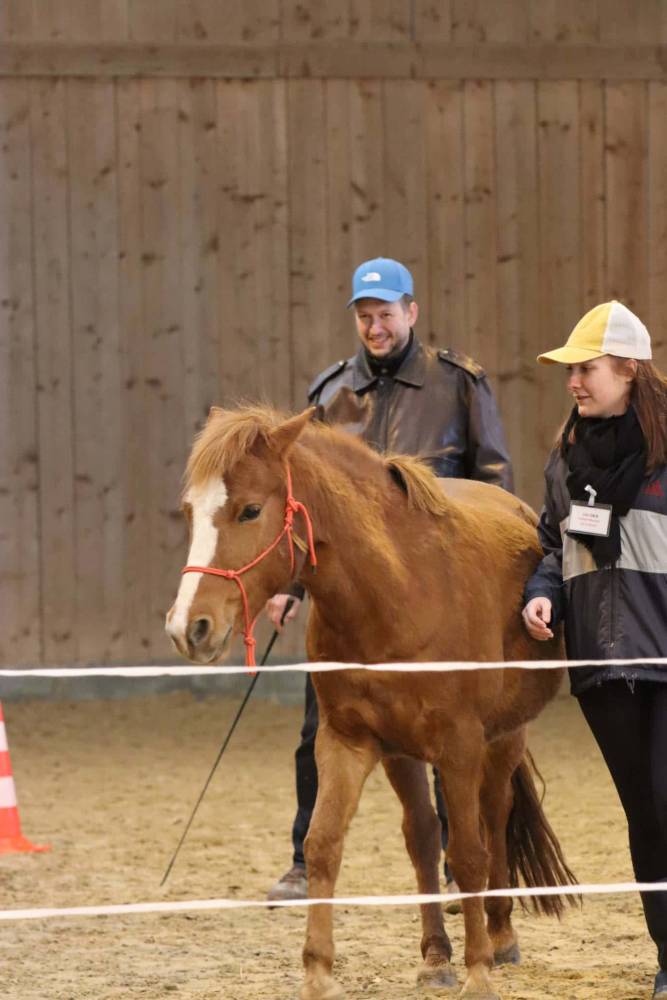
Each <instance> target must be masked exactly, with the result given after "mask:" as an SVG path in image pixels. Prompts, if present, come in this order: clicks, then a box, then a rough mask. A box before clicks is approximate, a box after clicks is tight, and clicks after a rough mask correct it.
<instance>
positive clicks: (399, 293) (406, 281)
mask: <svg viewBox="0 0 667 1000" xmlns="http://www.w3.org/2000/svg"><path fill="white" fill-rule="evenodd" d="M412 294H413V283H412V275H411V274H410V272H409V271H408V269H407V267H405V266H404V265H403V264H399V262H398V261H397V260H392V259H391V258H390V257H375V258H374V260H366V261H364V263H363V264H360V265H359V267H358V268H357V270H356V271H355V272H354V274H353V275H352V298H351V299H350V301H349V302H348V307H349V306H351V305H352V303H353V302H356V301H357V299H382V301H383V302H398V300H399V299H400V298H402V297H403V296H404V295H412Z"/></svg>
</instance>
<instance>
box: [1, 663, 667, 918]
mask: <svg viewBox="0 0 667 1000" xmlns="http://www.w3.org/2000/svg"><path fill="white" fill-rule="evenodd" d="M647 664H651V665H655V666H667V657H650V658H643V659H617V660H512V661H495V662H491V661H489V662H486V661H485V662H463V661H461V662H458V661H457V662H454V661H449V662H441V663H436V662H433V663H431V662H429V663H414V662H412V663H373V664H361V663H330V662H320V663H293V664H277V665H275V666H264V667H261V666H257V667H254V668H253V671H256V672H257V673H284V672H287V671H300V672H302V673H324V672H330V671H335V670H371V671H383V672H385V671H386V672H390V673H423V672H428V673H433V672H437V671H440V672H443V673H451V672H453V671H470V670H497V669H507V668H516V669H520V670H556V669H560V668H562V667H591V666H604V667H609V666H618V667H630V668H632V667H634V666H637V665H647ZM249 672H250V671H249V669H248V667H245V666H242V665H229V666H203V667H192V666H153V667H146V666H118V667H35V668H31V667H26V668H23V669H0V680H1V679H2V678H23V677H53V678H71V679H74V678H77V677H136V678H142V677H196V676H212V675H216V674H222V675H232V674H247V673H249ZM0 690H1V685H0ZM665 891H667V882H609V883H599V884H582V885H568V886H542V887H537V888H530V889H529V888H519V889H492V890H486V891H485V892H478V893H467V892H457V893H447V894H446V895H441V894H430V895H429V894H418V893H415V894H412V895H409V894H404V895H392V896H338V897H335V898H331V899H298V900H274V901H271V902H269V901H267V900H252V899H194V900H174V901H164V902H149V903H122V904H110V905H105V906H69V907H40V908H34V909H23V910H19V909H14V910H0V921H2V920H46V919H58V918H67V917H101V916H132V915H137V914H146V913H163V914H172V913H185V912H192V911H207V910H208V911H210V910H239V909H251V908H255V909H256V908H260V909H278V908H281V907H286V906H305V907H308V906H317V905H321V904H330V905H333V906H416V905H420V904H424V903H445V902H447V903H451V902H454V901H455V900H463V899H469V898H472V897H481V898H486V897H492V896H503V897H512V898H514V899H520V898H528V897H531V896H594V895H608V894H612V893H628V892H665Z"/></svg>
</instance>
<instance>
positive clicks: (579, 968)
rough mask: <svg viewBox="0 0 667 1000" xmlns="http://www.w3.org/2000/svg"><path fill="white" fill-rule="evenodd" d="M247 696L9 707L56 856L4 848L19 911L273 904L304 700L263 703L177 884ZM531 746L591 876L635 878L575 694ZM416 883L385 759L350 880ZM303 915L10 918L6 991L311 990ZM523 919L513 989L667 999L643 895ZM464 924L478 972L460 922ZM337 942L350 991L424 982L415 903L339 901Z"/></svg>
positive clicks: (24, 774)
mask: <svg viewBox="0 0 667 1000" xmlns="http://www.w3.org/2000/svg"><path fill="white" fill-rule="evenodd" d="M237 704H238V702H237V701H236V700H232V699H228V698H208V699H205V700H199V701H197V700H195V699H193V698H192V697H191V696H190V695H189V694H184V693H178V694H170V695H162V696H159V697H150V698H135V699H131V700H127V701H93V702H72V703H63V702H44V701H41V702H38V701H33V702H14V703H6V704H5V719H6V724H7V729H8V734H9V747H10V753H11V757H12V764H13V770H14V777H15V780H16V785H17V791H18V796H19V804H20V810H21V821H22V825H23V831H24V833H25V834H26V835H27V836H28V837H30V838H31V839H32V840H33V841H35V842H49V843H50V844H51V845H52V850H51V852H50V853H48V854H34V855H8V856H4V857H0V878H1V879H2V885H3V900H4V902H3V906H4V907H6V908H27V907H44V906H75V905H94V904H106V903H129V902H145V901H153V900H161V899H207V898H216V897H237V898H251V899H252V898H254V899H260V898H263V896H264V894H265V892H266V890H267V889H268V887H269V886H270V885H271V883H272V882H273V880H274V879H275V877H276V876H278V875H280V874H282V872H283V871H284V870H285V868H286V867H288V865H289V862H290V845H289V830H290V824H291V820H292V815H293V810H294V794H293V781H294V778H293V766H292V752H293V748H294V745H295V741H296V738H297V733H298V730H299V726H300V711H299V710H298V708H293V707H282V706H277V705H275V704H272V703H270V702H266V701H260V700H257V701H254V702H252V701H251V703H250V705H249V707H248V709H247V714H246V715H245V717H244V718H243V720H242V722H241V724H240V727H239V730H238V731H237V734H236V735H235V737H234V740H233V743H232V746H231V747H230V750H229V752H228V754H227V755H226V757H225V758H223V762H222V764H221V766H220V768H219V770H218V773H217V774H216V777H215V779H214V782H213V784H212V786H211V788H210V789H209V792H208V795H207V797H206V799H205V800H204V804H203V806H202V808H201V810H200V812H199V814H198V817H197V819H196V820H195V825H194V827H193V829H192V830H191V832H190V835H189V837H188V840H187V841H186V843H185V846H184V848H183V850H182V852H181V855H180V857H179V859H178V861H177V864H176V867H175V869H174V871H173V872H172V875H171V878H170V880H169V882H168V883H167V886H166V888H165V889H164V890H161V889H160V888H159V883H160V880H161V878H162V874H163V872H164V869H165V866H166V863H167V861H168V859H169V857H170V856H171V853H172V851H173V849H174V847H175V845H176V843H177V841H178V838H179V836H180V833H181V831H182V829H183V824H184V822H185V820H186V819H187V816H188V815H189V812H190V809H191V807H192V805H193V803H194V801H195V799H196V796H197V795H198V793H199V791H200V789H201V787H202V784H203V782H204V780H205V778H206V775H207V774H208V771H209V769H210V766H211V764H212V762H213V760H214V759H215V756H216V753H217V751H218V749H219V746H220V743H221V739H222V736H223V735H224V733H225V732H226V731H227V728H228V725H229V723H230V721H231V718H232V717H233V714H234V712H235V711H236V707H237ZM530 743H531V747H532V749H533V752H534V754H535V757H536V760H537V763H538V765H539V767H540V768H541V770H542V772H543V774H544V777H545V779H546V780H547V787H548V791H547V799H546V811H547V814H548V816H549V818H550V820H551V822H552V824H553V825H554V827H555V829H556V831H557V832H558V834H559V836H560V838H561V842H562V844H563V846H564V849H565V853H566V856H567V858H568V861H569V863H570V865H571V867H572V868H573V869H574V871H575V872H576V874H577V876H578V878H579V880H580V881H582V882H602V881H609V882H614V881H621V880H627V879H630V878H631V877H632V875H631V868H630V862H629V857H628V851H627V846H626V835H625V828H624V822H623V819H622V815H621V811H620V807H619V805H618V803H617V800H616V797H615V793H614V791H613V788H612V786H611V783H610V780H609V778H608V776H607V772H606V770H605V768H604V766H603V764H602V762H601V759H600V757H599V754H598V752H597V749H596V748H595V746H594V744H593V742H592V740H591V738H590V736H589V734H588V731H587V730H586V728H585V725H584V723H583V721H582V719H581V718H580V716H579V713H578V708H577V705H576V703H575V702H574V701H572V700H571V699H570V698H568V697H565V696H561V697H560V698H558V699H557V700H556V702H554V703H553V704H552V705H551V706H550V707H549V708H548V709H547V711H546V712H545V713H544V715H543V716H542V718H541V719H540V720H539V721H538V722H537V723H536V724H535V725H534V726H533V728H532V735H531V740H530ZM413 891H414V880H413V875H412V869H411V866H410V864H409V861H408V859H407V856H406V855H405V851H404V848H403V842H402V837H401V834H400V811H399V807H398V803H397V801H396V800H395V799H394V797H393V794H392V793H391V791H390V789H389V787H388V784H387V782H386V780H385V778H384V773H383V772H382V770H381V769H380V770H377V771H376V772H375V773H374V774H373V775H371V778H370V780H369V782H368V785H367V787H366V790H365V794H364V796H363V797H362V802H361V807H360V810H359V814H358V816H357V818H356V819H355V821H354V823H353V826H352V829H351V832H350V835H349V837H348V842H347V846H346V854H345V859H344V863H343V871H342V875H341V879H340V881H339V886H338V892H339V894H341V895H352V894H373V893H377V894H387V893H401V892H413ZM304 924H305V911H304V910H301V909H290V910H278V911H273V912H269V911H266V910H238V911H229V912H224V911H218V912H212V913H206V914H199V913H193V914H188V915H182V914H178V915H173V916H171V915H160V916H156V915H142V916H131V917H124V918H117V917H95V918H87V919H83V918H76V919H74V918H67V919H55V920H38V921H16V922H6V923H2V925H1V928H2V930H1V932H0V941H1V949H2V951H1V955H2V986H1V987H0V995H1V996H2V997H3V998H4V1000H47V998H48V1000H50V998H57V1000H111V998H113V1000H119V998H123V1000H126V998H134V997H137V998H139V997H141V998H151V1000H153V998H163V997H172V996H173V997H180V998H181V1000H194V998H198V1000H204V998H207V1000H208V998H211V1000H213V998H216V1000H217V998H223V997H224V998H225V1000H294V998H295V997H296V996H297V994H298V987H299V984H300V981H301V958H300V950H301V945H302V941H303V934H304ZM516 925H517V928H518V931H519V935H520V939H521V945H522V953H523V963H522V965H521V966H519V967H513V968H506V969H503V970H500V971H499V972H497V973H496V983H497V986H498V988H499V991H500V993H501V994H502V997H503V1000H538V998H539V1000H544V998H552V997H558V998H563V1000H593V998H599V1000H634V998H648V997H650V995H651V986H652V976H653V972H654V949H653V946H652V944H651V942H650V941H649V939H648V937H647V934H646V932H645V929H644V924H643V919H642V916H641V908H640V903H639V898H638V897H637V896H627V895H625V896H620V895H617V896H603V897H593V898H589V899H587V900H586V901H585V903H584V906H583V909H582V910H581V911H575V910H572V911H570V912H569V913H568V915H567V916H566V918H565V919H564V920H563V922H562V923H558V922H557V921H555V920H549V919H547V918H544V917H542V918H535V917H530V916H525V915H523V914H522V913H521V912H519V913H518V914H517V916H516ZM448 928H449V932H450V935H451V937H452V941H453V944H454V949H455V953H454V958H455V962H456V965H457V968H458V969H459V970H460V969H461V954H462V934H461V928H462V925H461V918H460V917H451V918H449V919H448ZM336 943H337V953H338V957H337V960H336V971H337V975H338V978H339V980H340V982H341V983H342V984H343V985H344V986H345V988H346V991H347V997H348V1000H359V998H362V997H364V998H365V997H375V998H383V1000H407V998H413V997H418V996H420V995H421V994H420V993H419V991H418V990H417V989H416V987H415V986H414V981H415V974H416V970H417V968H418V965H419V924H418V916H417V913H416V912H415V910H413V909H412V908H411V907H406V908H387V909H375V908H373V909H363V908H356V907H355V908H346V909H344V910H337V911H336ZM460 978H461V977H460ZM461 981H462V979H461Z"/></svg>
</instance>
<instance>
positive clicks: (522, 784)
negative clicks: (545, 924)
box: [507, 751, 580, 918]
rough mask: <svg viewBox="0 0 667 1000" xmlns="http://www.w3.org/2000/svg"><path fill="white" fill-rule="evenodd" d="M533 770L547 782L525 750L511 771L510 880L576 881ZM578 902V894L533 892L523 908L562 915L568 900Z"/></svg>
mask: <svg viewBox="0 0 667 1000" xmlns="http://www.w3.org/2000/svg"><path fill="white" fill-rule="evenodd" d="M533 774H535V775H537V777H538V779H539V780H540V782H541V783H542V785H543V786H544V781H543V779H542V775H541V774H540V772H539V771H538V769H537V767H536V765H535V761H534V760H533V758H532V755H531V754H530V753H529V752H528V751H526V753H525V755H524V758H523V760H522V761H521V763H520V764H519V766H518V767H517V769H516V770H515V772H514V774H513V775H512V790H513V792H514V804H513V806H512V810H511V812H510V816H509V819H508V822H507V862H508V868H509V884H510V886H511V887H512V888H517V887H518V885H519V876H521V877H522V878H523V881H524V883H525V884H526V886H528V887H529V888H534V887H536V886H542V885H550V886H551V885H554V886H556V885H563V886H566V885H576V884H577V880H576V878H575V876H574V875H573V873H572V872H571V871H570V869H569V868H568V866H567V864H566V862H565V858H564V857H563V852H562V850H561V846H560V844H559V843H558V838H557V837H556V834H555V833H554V831H553V830H552V829H551V826H550V824H549V821H548V820H547V818H546V816H545V815H544V811H543V809H542V800H541V797H540V796H539V795H538V792H537V788H536V787H535V781H534V780H533ZM566 900H567V901H568V902H569V903H570V905H572V906H576V905H577V902H578V901H579V900H580V897H578V896H577V895H576V894H569V893H568V894H567V895H566V896H563V895H553V896H530V897H527V898H526V899H525V900H524V899H522V900H521V905H522V906H523V907H524V909H530V910H532V911H533V912H534V913H544V914H546V915H547V916H555V917H559V918H560V917H561V916H562V914H563V911H564V909H565V901H566Z"/></svg>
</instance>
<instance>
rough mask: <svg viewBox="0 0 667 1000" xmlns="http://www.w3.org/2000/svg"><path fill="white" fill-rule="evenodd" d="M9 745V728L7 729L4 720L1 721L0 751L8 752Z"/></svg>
mask: <svg viewBox="0 0 667 1000" xmlns="http://www.w3.org/2000/svg"><path fill="white" fill-rule="evenodd" d="M8 750H9V747H8V746H7V730H6V729H5V724H4V722H0V753H7V751H8Z"/></svg>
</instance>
